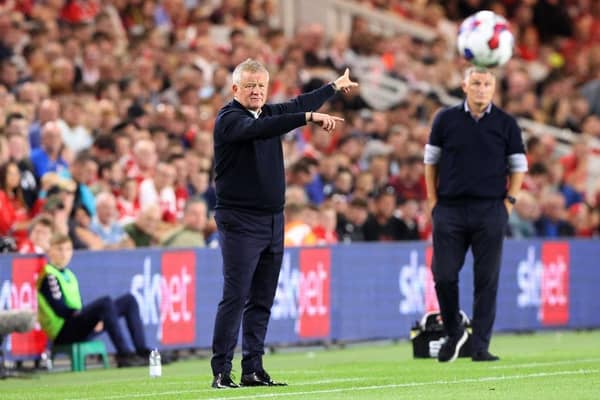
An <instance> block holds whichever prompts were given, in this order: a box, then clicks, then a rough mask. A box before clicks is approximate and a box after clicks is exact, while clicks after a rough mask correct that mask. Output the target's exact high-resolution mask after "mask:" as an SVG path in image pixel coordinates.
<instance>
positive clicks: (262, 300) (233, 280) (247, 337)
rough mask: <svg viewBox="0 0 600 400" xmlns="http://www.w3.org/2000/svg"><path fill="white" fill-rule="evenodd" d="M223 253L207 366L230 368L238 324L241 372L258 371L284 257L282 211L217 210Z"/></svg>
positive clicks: (216, 372)
mask: <svg viewBox="0 0 600 400" xmlns="http://www.w3.org/2000/svg"><path fill="white" fill-rule="evenodd" d="M215 220H216V222H217V227H218V229H219V245H220V246H221V253H222V255H223V277H224V284H223V297H222V300H221V302H220V303H219V308H218V310H217V316H216V319H215V328H214V332H213V345H212V351H213V357H212V360H211V367H212V370H213V373H214V374H215V375H216V374H218V373H220V372H227V373H228V372H231V362H232V360H233V353H234V350H235V347H236V345H237V340H238V335H239V331H240V325H242V373H243V374H248V373H251V372H255V371H259V370H261V369H262V356H263V354H264V343H265V336H266V334H267V324H268V322H269V317H270V315H271V306H272V305H273V300H274V298H275V291H276V290H277V281H278V279H279V271H280V269H281V261H282V258H283V213H278V214H275V215H253V214H250V213H247V212H242V211H239V210H229V209H217V211H216V215H215Z"/></svg>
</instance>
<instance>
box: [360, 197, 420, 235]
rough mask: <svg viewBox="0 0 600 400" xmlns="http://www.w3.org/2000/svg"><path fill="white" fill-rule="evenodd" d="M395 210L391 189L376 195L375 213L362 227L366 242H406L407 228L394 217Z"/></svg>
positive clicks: (394, 200) (394, 198) (394, 199)
mask: <svg viewBox="0 0 600 400" xmlns="http://www.w3.org/2000/svg"><path fill="white" fill-rule="evenodd" d="M395 210H396V194H395V191H394V188H393V187H391V186H387V187H385V188H383V189H382V190H380V191H379V192H378V193H377V196H376V198H375V212H374V213H373V214H371V215H369V217H368V218H367V221H366V222H365V224H364V226H363V230H364V233H365V240H366V241H369V242H373V241H380V242H388V241H396V240H408V238H409V236H408V228H407V226H406V224H405V223H404V222H403V221H402V220H401V219H399V218H398V217H396V216H395V215H394V211H395Z"/></svg>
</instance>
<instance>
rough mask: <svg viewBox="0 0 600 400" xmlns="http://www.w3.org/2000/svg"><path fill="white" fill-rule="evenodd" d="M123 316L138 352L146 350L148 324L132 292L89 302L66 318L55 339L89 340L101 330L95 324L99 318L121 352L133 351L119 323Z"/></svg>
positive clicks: (59, 342)
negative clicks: (146, 328)
mask: <svg viewBox="0 0 600 400" xmlns="http://www.w3.org/2000/svg"><path fill="white" fill-rule="evenodd" d="M120 317H125V321H126V322H127V328H128V329H129V333H130V335H131V339H132V340H133V345H134V347H135V350H136V352H137V353H139V354H145V352H147V350H148V347H147V346H146V338H145V337H144V326H143V325H142V320H141V318H140V309H139V306H138V303H137V301H136V300H135V298H134V297H133V295H131V294H126V295H123V296H121V297H119V298H118V299H116V300H113V299H111V298H110V297H108V296H105V297H101V298H99V299H96V300H94V301H92V302H91V303H89V304H87V305H86V306H84V307H83V308H82V309H81V311H80V312H79V313H78V314H77V315H75V316H73V317H71V318H69V319H67V320H66V321H65V324H64V325H63V327H62V329H61V330H60V332H59V333H58V336H56V338H55V339H54V343H55V344H71V343H75V342H81V341H85V340H88V339H90V338H91V337H93V336H96V335H97V334H98V333H96V332H94V327H95V326H96V324H98V322H100V321H103V323H104V331H105V332H106V333H108V336H109V337H110V340H111V341H112V344H113V345H114V346H115V349H116V350H117V353H119V354H126V353H131V352H132V351H131V349H130V347H129V346H128V344H127V341H126V339H125V335H123V331H122V330H121V326H120V325H119V318H120Z"/></svg>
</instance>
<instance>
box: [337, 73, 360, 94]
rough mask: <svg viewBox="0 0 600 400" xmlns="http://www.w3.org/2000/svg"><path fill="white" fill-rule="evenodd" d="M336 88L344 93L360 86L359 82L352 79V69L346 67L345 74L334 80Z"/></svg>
mask: <svg viewBox="0 0 600 400" xmlns="http://www.w3.org/2000/svg"><path fill="white" fill-rule="evenodd" d="M333 87H334V88H335V90H341V91H342V92H343V93H348V92H349V91H350V89H352V88H354V87H358V83H356V82H353V81H351V80H350V69H348V68H346V71H344V75H342V76H340V77H339V78H337V79H336V80H335V81H333Z"/></svg>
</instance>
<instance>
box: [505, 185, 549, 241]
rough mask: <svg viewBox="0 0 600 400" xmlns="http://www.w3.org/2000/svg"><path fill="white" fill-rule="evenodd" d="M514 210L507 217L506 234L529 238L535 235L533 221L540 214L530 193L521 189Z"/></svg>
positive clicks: (518, 237)
mask: <svg viewBox="0 0 600 400" xmlns="http://www.w3.org/2000/svg"><path fill="white" fill-rule="evenodd" d="M514 210H515V212H513V213H511V214H510V215H509V217H508V236H509V237H511V238H513V239H529V238H532V237H535V236H536V228H535V221H537V220H538V219H539V218H540V216H541V210H540V207H539V205H538V203H537V201H536V199H535V197H533V196H532V195H531V194H530V193H528V192H525V191H521V192H520V193H519V195H518V196H517V202H516V203H515V208H514Z"/></svg>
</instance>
